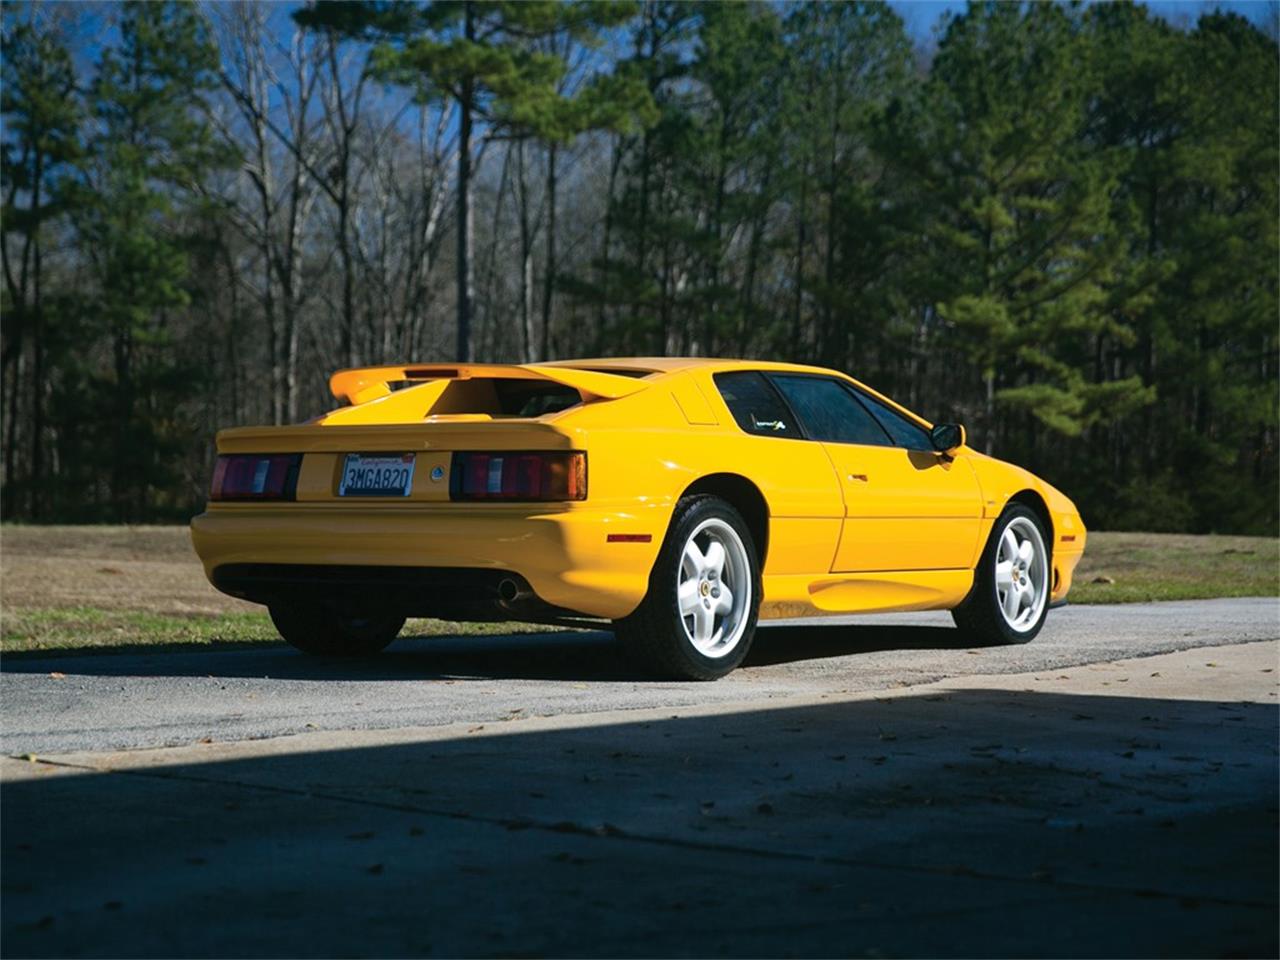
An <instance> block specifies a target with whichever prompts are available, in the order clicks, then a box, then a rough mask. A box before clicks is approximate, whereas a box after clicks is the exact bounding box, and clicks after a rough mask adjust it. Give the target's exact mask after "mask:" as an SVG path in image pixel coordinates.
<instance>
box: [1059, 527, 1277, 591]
mask: <svg viewBox="0 0 1280 960" xmlns="http://www.w3.org/2000/svg"><path fill="white" fill-rule="evenodd" d="M1107 580H1111V581H1114V582H1111V583H1108V582H1106V581H1107ZM1277 595H1280V540H1277V539H1276V538H1274V537H1229V536H1220V535H1217V534H1209V535H1206V536H1194V535H1191V534H1182V533H1109V532H1103V533H1090V534H1089V540H1088V543H1087V545H1086V547H1085V551H1084V559H1082V560H1081V561H1080V566H1079V567H1077V568H1076V574H1075V584H1074V585H1073V586H1072V588H1071V595H1070V599H1071V602H1072V603H1139V602H1143V601H1147V600H1199V599H1206V598H1209V597H1274V596H1277Z"/></svg>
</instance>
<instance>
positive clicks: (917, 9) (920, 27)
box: [889, 0, 1280, 45]
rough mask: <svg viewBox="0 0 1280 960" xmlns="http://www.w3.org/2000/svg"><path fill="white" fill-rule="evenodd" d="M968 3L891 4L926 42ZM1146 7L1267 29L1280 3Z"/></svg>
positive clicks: (1259, 0)
mask: <svg viewBox="0 0 1280 960" xmlns="http://www.w3.org/2000/svg"><path fill="white" fill-rule="evenodd" d="M1104 2H1105V0H1104ZM967 5H968V4H967V3H965V0H889V6H891V7H893V9H894V10H895V11H897V14H898V16H900V17H902V19H903V20H904V21H905V22H906V25H907V30H908V31H909V32H910V33H911V36H912V38H913V39H914V40H915V41H916V42H917V43H923V44H926V45H927V44H928V42H929V41H930V40H931V39H933V31H934V29H935V27H936V26H937V25H938V22H939V20H940V19H941V18H942V16H943V14H947V13H963V12H964V9H965V7H966V6H967ZM1145 6H1146V7H1147V8H1148V9H1150V10H1151V12H1152V13H1154V14H1155V15H1156V16H1158V17H1161V18H1163V19H1165V20H1168V21H1169V22H1170V23H1172V24H1174V25H1175V26H1182V25H1183V24H1184V23H1185V25H1186V26H1192V25H1194V24H1195V22H1196V21H1197V20H1198V19H1200V15H1201V14H1204V13H1209V12H1210V11H1212V10H1213V9H1214V8H1219V9H1222V10H1227V11H1230V12H1232V13H1238V14H1240V15H1241V16H1242V17H1247V18H1248V19H1249V20H1251V21H1253V22H1254V23H1256V24H1258V25H1259V26H1261V27H1264V28H1265V26H1266V24H1267V21H1268V20H1272V21H1274V20H1275V18H1276V16H1277V15H1278V12H1280V5H1277V4H1276V3H1273V2H1269V0H1223V2H1213V0H1148V2H1147V3H1146V4H1145Z"/></svg>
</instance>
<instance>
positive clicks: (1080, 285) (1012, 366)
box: [889, 3, 1154, 451]
mask: <svg viewBox="0 0 1280 960" xmlns="http://www.w3.org/2000/svg"><path fill="white" fill-rule="evenodd" d="M1076 18H1077V14H1076V13H1074V12H1072V11H1068V10H1066V9H1064V8H1062V7H1059V6H1056V5H1049V4H1043V5H1039V4H1036V5H1030V6H1027V7H1022V6H1018V5H1014V4H1002V3H984V4H974V5H973V6H971V7H970V9H969V11H968V13H966V14H965V15H963V16H961V17H958V18H956V19H955V20H953V21H952V22H951V24H950V26H949V28H948V30H947V32H946V35H945V37H944V38H943V40H942V43H941V46H940V48H939V51H938V56H937V59H936V60H935V62H934V64H933V68H932V72H931V74H930V77H929V81H928V83H927V84H926V85H925V87H924V88H923V90H922V92H921V94H920V96H919V98H917V100H916V101H915V103H914V105H913V106H912V107H908V108H904V109H900V110H899V111H897V113H896V114H895V116H894V117H893V118H892V120H891V128H892V129H893V130H895V131H897V134H898V138H897V139H896V140H894V141H891V142H890V144H889V147H890V148H891V149H896V150H897V151H898V152H899V155H900V156H901V157H903V158H904V159H905V161H906V163H905V171H904V175H905V176H908V177H911V178H915V179H916V180H917V181H918V183H919V185H920V190H919V199H920V202H923V203H926V204H929V205H930V206H931V207H932V208H933V209H932V213H931V216H930V218H929V225H928V227H927V228H926V233H925V238H924V247H923V249H922V250H921V255H922V257H923V259H924V260H925V262H926V265H927V266H926V271H925V272H927V273H928V274H929V275H930V280H929V281H928V282H929V284H930V287H931V288H932V289H931V292H932V296H933V298H934V302H935V303H936V307H937V311H938V313H939V315H940V317H941V318H942V319H943V320H944V321H945V322H946V323H947V324H949V325H950V328H951V330H952V333H953V340H954V344H955V346H956V347H957V348H958V349H959V350H960V351H962V353H963V355H964V356H965V357H966V359H967V360H968V362H969V363H971V364H972V365H973V367H974V368H976V370H977V372H978V375H979V376H980V377H981V378H982V383H983V387H984V394H985V398H984V403H983V414H984V415H983V417H982V422H981V426H982V428H983V433H982V434H979V435H978V438H979V439H980V441H981V442H982V443H983V444H984V445H985V447H986V449H987V450H988V451H991V450H993V449H994V448H995V446H996V445H997V440H998V439H999V438H1000V436H1001V434H1002V432H1003V431H1002V430H1001V425H1002V424H1005V423H1007V424H1010V425H1013V424H1024V425H1029V424H1032V423H1035V422H1038V423H1039V424H1040V425H1042V426H1043V427H1047V428H1048V429H1049V430H1050V431H1053V432H1054V433H1057V434H1061V435H1064V436H1077V435H1079V434H1080V433H1081V431H1082V430H1084V429H1085V428H1086V427H1088V426H1089V425H1091V424H1093V423H1097V422H1100V421H1105V420H1108V419H1113V418H1116V417H1120V416H1124V415H1126V414H1128V413H1130V412H1131V411H1133V410H1134V409H1136V408H1139V407H1141V406H1142V405H1144V404H1146V403H1149V402H1150V401H1151V400H1152V399H1153V398H1154V391H1152V390H1150V389H1149V388H1147V387H1145V386H1144V385H1143V384H1142V382H1141V380H1140V379H1139V378H1137V377H1130V378H1127V379H1124V380H1105V381H1103V380H1100V379H1098V378H1096V377H1095V375H1094V374H1095V371H1094V370H1093V369H1092V368H1093V364H1092V362H1091V361H1092V357H1091V356H1090V350H1089V344H1090V343H1092V342H1095V341H1096V338H1097V337H1098V336H1100V335H1105V336H1108V337H1111V338H1114V339H1117V340H1119V341H1121V342H1132V338H1133V332H1132V330H1131V329H1130V328H1129V327H1128V326H1127V325H1126V324H1125V323H1124V321H1123V316H1124V310H1123V309H1117V304H1116V303H1115V302H1114V300H1113V294H1115V293H1116V292H1117V291H1127V290H1128V289H1129V287H1128V285H1127V284H1126V282H1125V278H1124V277H1122V276H1120V274H1119V270H1120V267H1121V264H1122V256H1121V253H1122V244H1121V240H1120V238H1119V237H1118V235H1117V232H1116V230H1115V228H1114V224H1113V222H1112V219H1111V200H1110V197H1111V193H1112V191H1113V190H1114V188H1115V183H1116V177H1117V173H1118V169H1119V157H1118V156H1117V155H1116V154H1114V153H1112V152H1109V151H1105V150H1096V149H1090V148H1089V145H1088V144H1087V143H1086V141H1085V138H1084V136H1083V131H1084V126H1085V123H1086V118H1087V114H1086V111H1087V109H1088V106H1089V104H1090V102H1091V98H1092V97H1094V96H1095V95H1096V93H1097V75H1096V72H1095V70H1094V69H1093V64H1092V61H1091V57H1090V51H1089V48H1088V46H1087V45H1086V44H1085V43H1083V42H1082V41H1081V39H1080V36H1079V29H1078V22H1077V19H1076ZM998 407H999V413H1000V416H999V418H998V417H997V413H998V409H997V408H998ZM983 434H985V436H983Z"/></svg>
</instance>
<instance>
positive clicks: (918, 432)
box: [858, 390, 933, 451]
mask: <svg viewBox="0 0 1280 960" xmlns="http://www.w3.org/2000/svg"><path fill="white" fill-rule="evenodd" d="M858 399H859V400H861V401H862V402H863V404H864V405H865V406H866V408H867V409H868V410H870V411H871V415H872V416H873V417H875V418H876V422H878V423H879V424H880V426H882V427H884V429H885V432H886V433H888V434H889V436H890V437H892V438H893V445H894V446H895V447H906V448H907V449H908V450H927V451H932V450H933V441H931V440H930V439H929V434H928V433H926V432H925V429H924V427H922V426H920V425H919V424H918V423H914V422H912V421H910V420H908V419H907V418H906V417H904V416H903V415H902V414H900V413H899V412H898V411H897V410H894V409H893V408H892V407H890V406H888V405H887V404H884V403H881V402H880V401H879V400H877V399H876V398H875V397H872V396H868V395H867V394H865V393H863V392H862V391H861V390H859V391H858Z"/></svg>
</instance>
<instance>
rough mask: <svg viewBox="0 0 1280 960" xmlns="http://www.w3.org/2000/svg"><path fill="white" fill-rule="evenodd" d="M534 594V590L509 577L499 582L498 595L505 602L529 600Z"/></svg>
mask: <svg viewBox="0 0 1280 960" xmlns="http://www.w3.org/2000/svg"><path fill="white" fill-rule="evenodd" d="M532 596H533V591H532V590H529V589H527V588H526V587H524V586H523V585H521V584H519V583H517V582H516V581H515V580H512V579H511V578H510V577H507V578H506V579H505V580H502V581H499V583H498V597H499V599H501V600H502V602H503V603H504V604H508V603H516V602H517V601H519V600H528V599H529V598H530V597H532Z"/></svg>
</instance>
